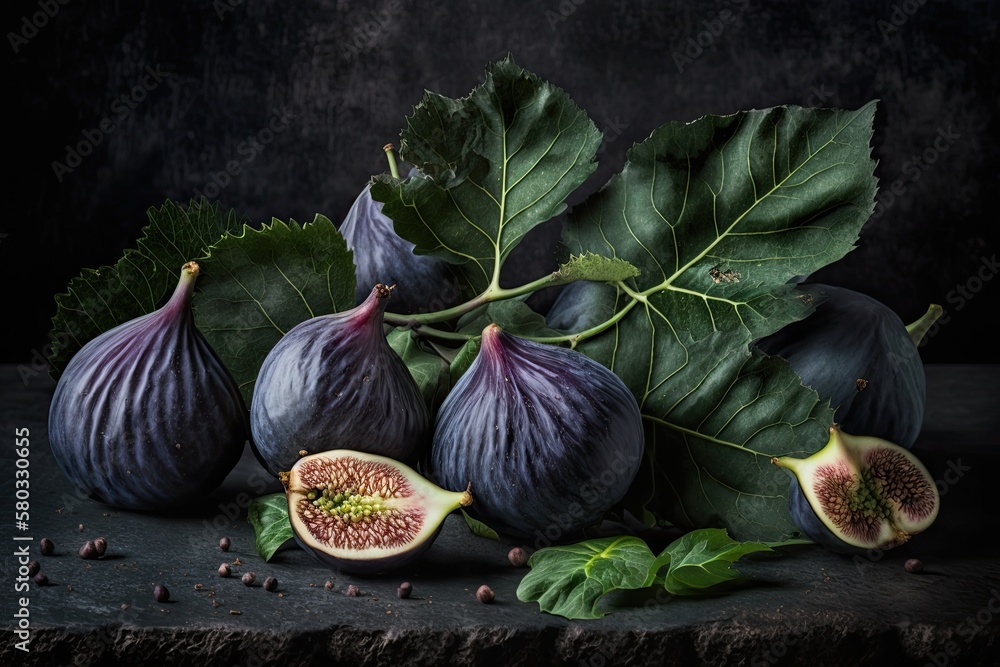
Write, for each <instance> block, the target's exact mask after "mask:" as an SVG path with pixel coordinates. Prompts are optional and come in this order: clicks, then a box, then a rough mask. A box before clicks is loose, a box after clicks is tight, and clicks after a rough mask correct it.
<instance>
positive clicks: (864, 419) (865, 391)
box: [757, 283, 942, 448]
mask: <svg viewBox="0 0 1000 667" xmlns="http://www.w3.org/2000/svg"><path fill="white" fill-rule="evenodd" d="M796 289H797V290H798V291H799V292H800V293H801V295H800V298H802V299H803V301H805V302H812V301H813V300H816V301H818V300H819V299H821V298H824V297H825V299H824V300H823V301H821V302H818V305H816V310H815V312H813V313H811V314H809V315H808V316H806V317H805V318H804V319H802V320H798V321H797V322H793V323H791V324H789V325H787V326H785V327H784V328H782V329H781V330H779V331H777V332H776V333H774V334H771V335H770V336H767V337H765V338H763V339H761V340H759V341H758V342H757V347H758V348H759V349H761V350H762V351H764V352H766V353H767V354H769V355H772V356H779V357H782V358H784V359H785V360H786V361H788V363H789V364H791V366H792V368H793V369H794V370H795V372H796V373H798V375H799V377H800V378H802V383H803V384H804V385H806V386H807V387H811V388H812V389H814V390H815V391H816V393H818V394H819V396H820V398H822V399H827V400H829V401H830V406H831V407H832V408H834V409H835V410H836V414H835V416H834V419H835V420H836V421H837V423H838V424H839V425H840V427H841V428H843V429H846V430H847V431H848V432H849V433H865V434H867V435H873V436H876V437H879V438H884V439H886V440H888V441H890V442H892V443H895V444H897V445H900V446H902V447H906V448H909V447H912V446H913V444H914V442H916V439H917V436H918V435H919V434H920V430H921V428H922V426H923V420H924V411H925V407H926V400H927V386H926V378H925V374H924V366H923V362H922V361H921V359H920V353H919V352H918V350H917V343H919V336H913V335H911V330H910V329H909V328H908V327H907V326H906V325H905V324H903V321H902V320H901V319H900V318H899V316H898V315H897V314H896V313H895V312H894V311H893V310H892V309H890V308H889V307H888V306H886V305H885V304H883V303H881V302H880V301H877V300H876V299H873V298H872V297H870V296H868V295H866V294H862V293H860V292H856V291H854V290H850V289H847V288H844V287H836V286H832V285H823V284H817V283H804V284H801V285H798V286H797V287H796ZM941 312H942V310H941V308H940V306H931V308H930V309H928V311H927V314H926V315H925V316H924V317H923V318H921V321H918V323H919V324H920V325H921V326H922V329H921V332H922V331H926V326H924V325H928V323H927V320H931V321H933V319H936V318H937V316H939V315H940V313H941ZM918 323H915V325H916V324H918ZM915 325H911V327H912V328H914V329H916V326H915ZM915 338H916V340H914V339H915Z"/></svg>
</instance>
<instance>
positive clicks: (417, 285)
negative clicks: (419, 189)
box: [340, 170, 462, 314]
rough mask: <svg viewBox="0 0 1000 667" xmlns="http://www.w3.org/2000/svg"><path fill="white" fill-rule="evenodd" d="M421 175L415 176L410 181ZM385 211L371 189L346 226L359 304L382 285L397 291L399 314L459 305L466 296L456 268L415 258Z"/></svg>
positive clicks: (427, 257)
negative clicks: (383, 211) (458, 281)
mask: <svg viewBox="0 0 1000 667" xmlns="http://www.w3.org/2000/svg"><path fill="white" fill-rule="evenodd" d="M415 175H416V171H415V170H412V171H411V172H410V176H411V177H414V176H415ZM382 206H383V205H382V202H378V201H375V200H373V199H372V196H371V186H370V185H366V186H365V188H364V190H362V191H361V194H359V195H358V197H357V198H356V199H355V200H354V204H353V205H352V206H351V209H350V210H349V211H348V212H347V216H346V217H345V218H344V221H343V222H342V223H341V224H340V233H341V234H342V235H343V237H344V240H345V241H347V247H348V248H350V249H351V250H352V251H353V252H354V265H355V277H356V278H357V294H356V297H357V303H359V304H360V303H362V302H363V301H364V300H365V299H366V298H367V297H368V291H369V288H370V286H371V285H375V284H377V283H381V284H383V285H395V286H396V293H395V294H394V295H393V298H392V300H393V305H392V308H393V310H394V311H395V312H398V313H403V314H412V313H421V312H431V311H437V310H443V309H445V308H448V307H450V306H453V305H455V304H457V303H458V302H459V300H460V299H461V296H462V294H461V291H460V289H459V287H458V283H457V282H456V279H455V276H454V275H453V273H452V269H451V266H450V265H449V264H448V263H447V262H445V261H444V260H442V259H439V258H437V257H434V256H432V255H417V254H415V253H414V252H413V248H414V245H413V244H412V243H410V242H409V241H407V240H406V239H404V238H402V237H400V236H399V235H398V234H396V231H395V229H394V228H393V222H392V220H391V219H390V218H389V217H388V216H386V215H383V213H382Z"/></svg>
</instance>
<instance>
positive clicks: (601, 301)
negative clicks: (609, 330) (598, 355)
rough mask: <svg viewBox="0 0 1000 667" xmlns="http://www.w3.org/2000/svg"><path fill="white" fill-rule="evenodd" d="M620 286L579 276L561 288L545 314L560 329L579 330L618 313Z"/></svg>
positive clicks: (550, 323) (549, 324)
mask: <svg viewBox="0 0 1000 667" xmlns="http://www.w3.org/2000/svg"><path fill="white" fill-rule="evenodd" d="M617 292H618V290H617V289H615V287H613V286H611V285H608V284H606V283H598V282H593V281H590V280H578V281H576V282H573V283H570V284H569V285H566V286H565V287H563V288H562V291H561V292H559V296H557V297H556V300H555V301H553V302H552V306H551V307H550V308H549V312H548V313H547V314H546V315H545V323H546V324H547V325H548V326H549V327H551V328H553V329H556V330H557V331H566V332H573V333H577V332H580V331H586V330H587V329H589V328H591V327H594V326H597V325H598V324H600V323H602V322H606V321H607V320H608V319H610V318H611V316H612V315H614V314H615V301H616V295H617Z"/></svg>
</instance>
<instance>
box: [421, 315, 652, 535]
mask: <svg viewBox="0 0 1000 667" xmlns="http://www.w3.org/2000/svg"><path fill="white" fill-rule="evenodd" d="M643 452H644V441H643V425H642V418H641V415H640V412H639V406H638V404H637V403H636V400H635V397H634V396H633V394H632V393H631V392H630V391H629V389H628V387H627V386H625V384H624V383H623V382H622V380H621V379H620V378H619V377H618V376H617V375H615V374H614V373H613V372H611V371H610V370H609V369H607V368H606V367H604V366H602V365H601V364H599V363H597V362H596V361H594V360H592V359H590V358H589V357H587V356H585V355H583V354H582V353H580V352H576V351H574V350H570V349H568V348H562V347H556V346H554V345H548V344H542V343H535V342H532V341H529V340H526V339H522V338H519V337H517V336H514V335H511V334H509V333H507V332H505V331H503V330H501V329H500V327H498V326H497V325H495V324H491V325H489V326H487V327H486V329H485V330H484V331H483V334H482V346H481V348H480V351H479V354H478V356H477V357H476V359H475V360H474V361H473V363H472V365H471V366H470V367H469V369H468V370H467V371H466V372H465V374H464V375H462V377H461V378H460V379H459V381H458V382H457V383H456V384H455V386H454V387H453V388H452V390H451V392H450V393H449V394H448V396H447V397H446V398H445V400H444V402H443V403H442V405H441V409H440V410H439V412H438V417H437V423H436V426H435V431H434V437H433V440H432V443H431V454H430V467H431V471H432V474H433V475H434V479H435V481H436V482H437V483H438V484H440V485H441V486H443V487H445V488H448V489H460V488H463V487H464V485H465V484H468V483H469V482H471V483H472V491H473V492H474V493H475V494H476V506H475V507H474V508H472V510H470V513H473V514H475V515H476V516H477V517H478V518H480V519H481V520H482V521H484V522H485V523H486V524H487V525H489V526H490V527H491V528H493V529H494V530H497V531H499V532H503V533H505V534H507V535H512V536H519V537H532V536H534V537H537V538H539V539H542V538H544V539H546V540H549V541H556V540H558V539H570V538H572V537H574V533H577V532H578V531H580V530H582V529H583V528H586V527H588V526H591V525H594V524H596V523H597V522H599V521H600V520H601V519H602V518H603V516H604V514H605V513H606V512H607V511H608V510H609V509H610V508H611V507H612V506H613V505H614V504H615V503H617V502H618V501H620V500H621V499H622V498H623V497H624V495H625V493H626V492H627V491H628V488H629V486H630V485H631V483H632V480H633V479H634V477H635V475H636V473H637V472H638V469H639V465H640V463H641V460H642V457H643Z"/></svg>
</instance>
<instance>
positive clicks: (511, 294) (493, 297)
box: [384, 271, 565, 328]
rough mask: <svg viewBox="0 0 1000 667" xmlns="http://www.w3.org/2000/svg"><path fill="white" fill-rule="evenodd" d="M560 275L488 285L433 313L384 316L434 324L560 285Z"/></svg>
mask: <svg viewBox="0 0 1000 667" xmlns="http://www.w3.org/2000/svg"><path fill="white" fill-rule="evenodd" d="M560 278H561V276H560V275H559V274H558V272H556V271H553V272H552V273H550V274H548V275H545V276H542V277H541V278H538V279H537V280H532V281H531V282H529V283H525V284H523V285H521V286H520V287H511V288H509V289H505V288H503V287H497V286H491V287H488V288H487V289H486V290H485V291H484V292H482V293H481V294H479V296H477V297H475V298H473V299H469V300H468V301H466V302H465V303H460V304H458V305H457V306H452V307H451V308H447V309H445V310H438V311H434V312H433V313H418V314H415V315H401V314H399V313H389V312H387V313H386V314H385V316H384V319H385V321H386V322H388V323H390V324H392V325H395V326H398V327H404V328H415V327H416V326H417V325H421V324H434V323H436V322H444V321H446V320H450V319H454V318H456V317H460V316H462V315H465V314H466V313H468V312H469V311H471V310H475V309H476V308H478V307H479V306H482V305H484V304H487V303H492V302H494V301H503V300H506V299H513V298H516V297H519V296H524V295H526V294H531V293H532V292H537V291H538V290H540V289H542V288H544V287H550V286H554V285H561V284H563V283H564V282H565V281H563V280H561V279H560Z"/></svg>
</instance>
